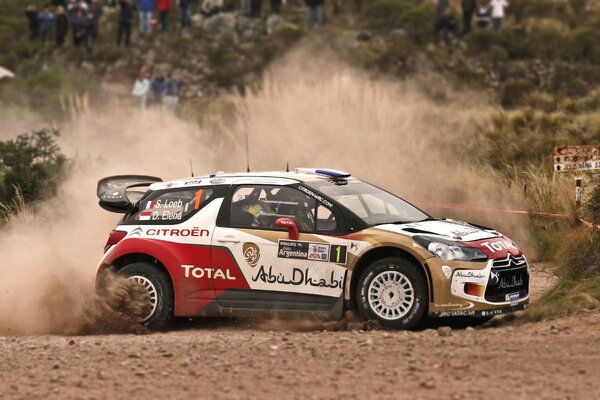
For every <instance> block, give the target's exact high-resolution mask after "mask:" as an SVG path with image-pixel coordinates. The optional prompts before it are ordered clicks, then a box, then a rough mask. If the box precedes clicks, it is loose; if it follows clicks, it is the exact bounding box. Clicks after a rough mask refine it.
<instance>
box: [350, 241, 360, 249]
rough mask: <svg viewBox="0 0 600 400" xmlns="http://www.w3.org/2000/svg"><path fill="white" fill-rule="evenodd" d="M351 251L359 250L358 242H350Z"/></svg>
mask: <svg viewBox="0 0 600 400" xmlns="http://www.w3.org/2000/svg"><path fill="white" fill-rule="evenodd" d="M350 251H358V243H354V242H352V243H350Z"/></svg>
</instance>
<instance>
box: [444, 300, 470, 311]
mask: <svg viewBox="0 0 600 400" xmlns="http://www.w3.org/2000/svg"><path fill="white" fill-rule="evenodd" d="M434 306H435V307H440V308H458V309H462V310H468V309H469V308H473V307H475V304H474V303H471V302H470V301H465V302H464V303H443V304H434Z"/></svg>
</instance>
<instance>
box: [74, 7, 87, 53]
mask: <svg viewBox="0 0 600 400" xmlns="http://www.w3.org/2000/svg"><path fill="white" fill-rule="evenodd" d="M85 30H86V20H85V17H84V16H83V10H82V9H81V8H80V7H77V8H76V10H75V14H74V15H73V17H71V31H72V33H73V46H75V47H78V46H79V45H81V44H83V43H84V41H85Z"/></svg>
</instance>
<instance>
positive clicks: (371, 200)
mask: <svg viewBox="0 0 600 400" xmlns="http://www.w3.org/2000/svg"><path fill="white" fill-rule="evenodd" d="M305 184H306V185H308V186H310V187H312V188H313V189H316V190H318V191H319V192H321V193H323V194H324V195H326V196H328V197H330V198H332V199H334V200H336V201H337V202H338V203H340V204H341V205H343V206H344V207H346V208H348V209H349V210H350V211H352V212H353V213H354V214H356V215H357V216H359V217H360V218H361V219H363V220H364V221H365V222H366V223H367V224H369V225H370V226H373V225H379V224H389V223H408V222H417V221H423V220H427V219H429V218H430V216H429V215H427V214H425V213H424V212H423V211H421V210H419V209H418V208H416V207H414V206H413V205H411V204H409V203H407V202H406V201H404V200H402V199H400V198H398V197H396V196H394V195H393V194H391V193H388V192H386V191H384V190H381V189H379V188H377V187H375V186H372V185H369V184H368V183H364V182H361V181H358V180H347V181H346V180H342V181H337V182H335V181H334V182H332V181H320V182H306V183H305Z"/></svg>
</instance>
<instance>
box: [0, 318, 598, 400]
mask: <svg viewBox="0 0 600 400" xmlns="http://www.w3.org/2000/svg"><path fill="white" fill-rule="evenodd" d="M249 324H250V322H248V321H237V322H232V321H213V322H209V323H206V325H204V324H203V323H200V324H196V325H194V326H192V327H188V329H184V330H179V331H175V332H170V333H161V334H149V335H103V336H77V337H61V336H37V337H0V350H1V351H0V376H2V379H1V381H0V398H3V399H34V398H49V399H64V398H69V399H71V398H73V399H118V398H122V399H138V398H139V399H141V398H145V399H151V398H166V399H183V398H208V399H213V398H215V399H237V398H239V399H245V398H257V399H279V398H286V399H288V398H289V399H310V398H316V399H335V398H344V399H354V398H356V399H359V398H360V399H366V398H386V399H398V398H406V399H504V398H510V399H595V398H600V387H599V385H598V384H597V382H599V381H600V346H599V345H598V343H600V312H591V313H582V314H579V315H576V316H571V317H566V318H561V319H557V320H553V321H545V322H540V323H527V324H521V325H504V326H500V327H494V328H482V329H472V328H467V329H454V330H450V329H447V328H439V329H428V330H424V331H420V332H392V331H378V330H375V331H343V332H326V331H322V329H323V326H322V325H320V324H314V323H313V324H309V323H295V324H294V326H291V325H286V323H283V322H281V321H279V322H277V321H273V322H267V323H256V322H254V323H252V326H249ZM286 329H287V330H286ZM311 329H313V330H312V331H311ZM315 329H319V330H315ZM330 329H331V326H330ZM307 330H309V331H307Z"/></svg>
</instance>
